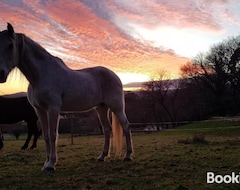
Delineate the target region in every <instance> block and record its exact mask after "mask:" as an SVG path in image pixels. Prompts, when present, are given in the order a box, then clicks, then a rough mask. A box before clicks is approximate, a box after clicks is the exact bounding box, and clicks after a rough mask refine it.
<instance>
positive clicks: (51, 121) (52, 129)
mask: <svg viewBox="0 0 240 190" xmlns="http://www.w3.org/2000/svg"><path fill="white" fill-rule="evenodd" d="M59 113H60V110H59V109H58V108H49V109H48V110H47V120H48V136H47V138H46V137H45V140H46V144H47V147H48V146H49V147H50V150H49V155H48V157H47V158H48V162H47V163H45V164H44V168H43V169H44V170H55V165H56V163H57V138H58V125H59Z"/></svg>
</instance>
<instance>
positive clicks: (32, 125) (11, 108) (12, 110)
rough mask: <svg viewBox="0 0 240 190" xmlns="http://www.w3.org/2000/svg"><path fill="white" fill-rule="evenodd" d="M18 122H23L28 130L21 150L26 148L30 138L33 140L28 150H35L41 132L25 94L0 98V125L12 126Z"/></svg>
mask: <svg viewBox="0 0 240 190" xmlns="http://www.w3.org/2000/svg"><path fill="white" fill-rule="evenodd" d="M20 121H25V122H26V123H27V128H28V136H27V139H26V141H25V143H24V145H23V146H22V149H26V148H27V147H28V144H29V142H30V140H31V137H32V136H34V139H33V144H32V146H31V147H30V149H33V148H36V147H37V139H38V137H39V136H40V135H41V131H40V130H39V129H38V125H37V121H38V117H37V115H36V113H35V111H34V109H33V107H32V106H31V104H30V103H29V102H28V99H27V96H26V93H21V94H13V95H6V96H0V124H12V123H18V122H20ZM1 145H2V146H3V143H2V138H0V148H1Z"/></svg>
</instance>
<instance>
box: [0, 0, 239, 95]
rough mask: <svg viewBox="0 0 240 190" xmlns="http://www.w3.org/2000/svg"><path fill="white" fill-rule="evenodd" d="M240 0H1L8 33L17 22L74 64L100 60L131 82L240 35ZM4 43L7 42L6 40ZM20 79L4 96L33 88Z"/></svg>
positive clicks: (1, 26)
mask: <svg viewBox="0 0 240 190" xmlns="http://www.w3.org/2000/svg"><path fill="white" fill-rule="evenodd" d="M239 10H240V1H239V0H210V1H206V0H184V1H179V0H147V1H146V0H34V1H28V0H0V30H5V29H6V25H7V24H6V23H7V22H10V23H11V24H12V25H13V26H14V28H15V31H16V32H19V33H24V34H26V35H27V36H29V37H30V38H32V39H33V40H35V41H37V42H38V43H40V44H41V45H42V46H43V47H44V48H46V49H47V50H48V51H49V52H50V53H51V54H53V55H54V56H58V57H60V58H62V59H63V60H64V62H65V63H66V64H67V65H68V66H69V67H71V68H72V69H81V68H86V67H93V66H97V65H102V66H105V67H107V68H109V69H111V70H113V71H114V72H116V73H117V74H118V76H119V77H120V78H121V80H122V82H123V83H124V84H126V83H129V82H139V81H140V82H141V81H146V80H149V79H150V78H151V77H152V76H153V75H154V74H156V73H157V72H158V71H161V70H165V71H166V72H168V73H169V75H170V76H171V77H173V78H174V77H175V78H176V77H178V76H179V67H180V66H181V65H182V64H184V63H186V62H187V61H188V60H189V59H191V58H192V57H193V56H195V55H196V54H198V53H199V52H204V51H207V50H208V48H209V47H210V46H211V45H213V44H215V43H218V42H220V41H222V40H223V39H226V38H228V37H229V36H233V35H239V34H240V11H239ZM0 45H1V44H0ZM18 80H19V77H18V76H15V77H14V78H13V79H11V80H8V82H7V84H4V85H3V84H0V94H7V93H10V92H12V90H13V89H15V91H22V90H23V89H26V86H27V85H26V84H25V83H24V80H23V79H21V80H20V84H19V83H17V84H16V83H15V82H14V81H18Z"/></svg>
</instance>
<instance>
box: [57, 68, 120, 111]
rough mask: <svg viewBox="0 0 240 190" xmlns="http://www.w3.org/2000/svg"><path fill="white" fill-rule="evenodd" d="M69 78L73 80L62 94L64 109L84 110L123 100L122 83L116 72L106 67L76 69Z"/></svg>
mask: <svg viewBox="0 0 240 190" xmlns="http://www.w3.org/2000/svg"><path fill="white" fill-rule="evenodd" d="M69 78H71V80H70V81H69V82H67V86H66V88H65V92H64V93H63V96H62V97H63V102H62V103H63V105H62V111H72V110H71V109H73V110H78V111H80V110H81V111H83V110H88V109H91V108H92V107H95V106H98V105H99V104H102V103H104V104H107V105H109V104H113V102H116V101H121V102H122V98H123V90H122V83H121V81H120V79H119V78H118V76H117V75H116V74H115V73H114V72H112V71H111V70H109V69H107V68H105V67H101V66H98V67H92V68H86V69H81V70H76V71H73V73H71V75H69Z"/></svg>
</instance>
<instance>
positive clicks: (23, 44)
mask: <svg viewBox="0 0 240 190" xmlns="http://www.w3.org/2000/svg"><path fill="white" fill-rule="evenodd" d="M14 67H18V68H19V69H20V71H21V72H22V73H23V74H24V75H25V76H26V78H27V79H28V81H29V83H30V84H29V87H28V99H29V101H30V103H31V104H32V105H33V107H34V109H35V111H36V113H37V115H38V118H39V119H40V122H41V126H42V130H43V135H44V138H45V143H46V154H47V155H46V157H47V158H46V162H45V163H44V166H43V170H55V165H56V162H57V138H58V126H59V114H60V112H82V111H88V110H90V109H95V110H96V111H97V112H98V113H99V114H98V116H99V117H101V118H100V121H101V124H102V125H103V126H104V133H105V142H104V147H103V152H102V153H101V155H100V156H99V157H98V161H104V158H105V157H106V156H107V155H108V152H109V144H110V136H111V131H113V138H114V137H116V138H115V139H118V141H116V143H115V145H116V149H117V151H120V149H121V141H122V136H123V135H122V133H121V131H124V134H125V137H126V146H127V153H126V156H125V158H124V160H125V161H129V160H131V159H132V158H131V153H132V142H131V131H130V127H129V122H128V120H127V117H126V114H125V103H124V93H123V88H122V83H121V81H120V80H119V78H118V77H117V75H116V74H115V73H113V72H112V71H110V70H108V69H106V68H104V67H94V68H88V69H83V70H80V71H79V70H78V71H75V70H71V69H70V68H68V67H67V66H66V65H65V64H64V63H63V61H62V60H61V59H59V58H57V57H54V56H52V55H51V54H50V53H48V52H47V51H46V50H45V49H44V48H43V47H41V46H40V45H39V44H38V43H36V42H34V41H33V40H31V39H30V38H28V37H27V36H25V35H24V34H21V33H15V32H14V29H13V27H12V25H11V24H9V23H8V25H7V30H4V31H2V32H0V82H1V83H3V82H5V81H6V79H7V76H8V74H9V72H10V71H11V70H12V69H13V68H14ZM109 110H111V112H112V113H113V114H112V120H113V122H112V123H113V124H112V125H113V126H112V127H111V125H110V122H109V117H108V116H109Z"/></svg>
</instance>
